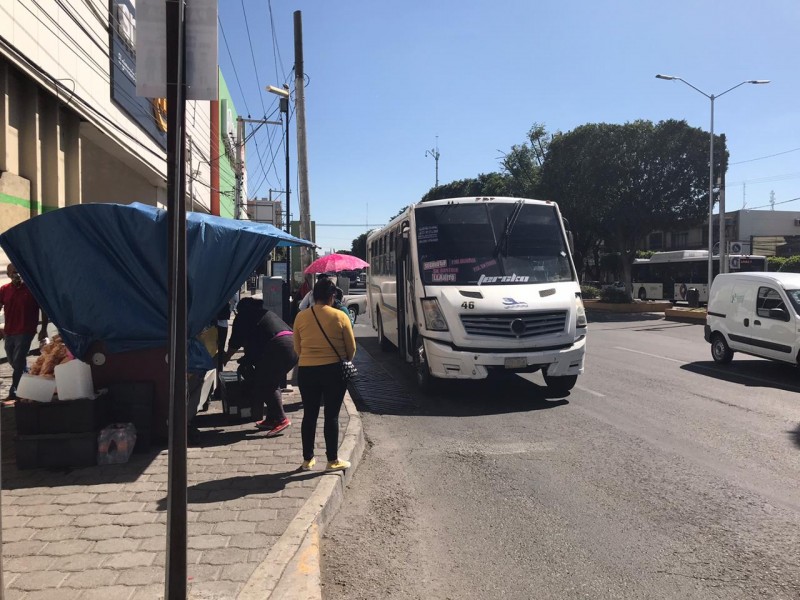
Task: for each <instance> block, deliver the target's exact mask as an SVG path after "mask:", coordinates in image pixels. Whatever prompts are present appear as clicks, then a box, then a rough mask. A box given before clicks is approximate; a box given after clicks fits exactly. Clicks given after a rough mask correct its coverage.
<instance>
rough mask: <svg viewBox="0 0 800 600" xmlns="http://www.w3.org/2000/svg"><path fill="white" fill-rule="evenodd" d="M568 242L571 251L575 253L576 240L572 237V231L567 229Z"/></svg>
mask: <svg viewBox="0 0 800 600" xmlns="http://www.w3.org/2000/svg"><path fill="white" fill-rule="evenodd" d="M567 244H568V245H569V253H570V254H575V240H574V239H573V238H572V232H571V231H567Z"/></svg>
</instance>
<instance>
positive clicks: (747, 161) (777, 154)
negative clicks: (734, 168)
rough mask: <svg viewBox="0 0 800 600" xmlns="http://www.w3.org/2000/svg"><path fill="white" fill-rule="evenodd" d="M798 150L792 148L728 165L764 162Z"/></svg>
mask: <svg viewBox="0 0 800 600" xmlns="http://www.w3.org/2000/svg"><path fill="white" fill-rule="evenodd" d="M798 150H800V148H792V149H791V150H784V151H783V152H776V153H775V154H768V155H767V156H759V157H758V158H750V159H748V160H740V161H738V162H733V163H730V164H731V165H743V164H744V163H749V162H755V161H757V160H764V159H767V158H774V157H776V156H781V155H783V154H789V153H790V152H797V151H798Z"/></svg>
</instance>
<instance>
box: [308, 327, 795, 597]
mask: <svg viewBox="0 0 800 600" xmlns="http://www.w3.org/2000/svg"><path fill="white" fill-rule="evenodd" d="M370 332H371V329H370V328H369V325H368V322H367V320H366V319H359V323H358V325H357V329H356V335H357V336H358V337H359V344H360V347H361V351H362V352H368V353H369V354H371V355H372V356H374V357H375V359H376V360H377V361H378V362H379V364H380V366H381V367H383V369H385V371H382V370H380V369H379V370H378V371H377V373H378V374H379V375H380V376H381V377H382V378H385V379H390V380H391V383H392V385H395V386H400V388H401V389H403V390H406V393H407V395H408V398H409V399H410V401H409V402H407V404H406V405H405V408H404V407H403V405H400V406H399V408H398V407H397V406H395V407H394V410H392V411H390V412H389V413H386V412H384V413H383V414H381V413H380V411H379V410H376V409H374V408H373V409H371V408H370V407H369V406H364V407H362V408H363V409H364V412H363V413H362V415H363V421H364V429H365V433H366V435H367V438H368V449H367V452H366V455H365V459H364V460H363V461H362V463H361V466H360V467H359V470H358V471H357V473H356V474H355V477H354V478H353V481H352V484H351V486H350V488H349V489H348V490H347V495H346V498H345V503H344V506H343V508H342V510H341V511H340V513H339V514H338V515H337V517H336V519H335V520H334V522H333V523H332V525H331V527H329V528H328V530H327V532H326V534H325V537H324V539H323V543H322V561H323V596H324V598H326V599H327V600H344V599H353V598H364V599H366V598H369V599H374V598H399V599H406V598H420V599H422V598H424V599H439V598H441V599H453V600H455V599H472V598H475V599H487V598H504V599H530V598H559V599H560V598H593V599H594V598H726V599H728V598H800V493H799V492H800V425H798V423H800V394H798V392H800V378H798V373H797V371H796V370H795V369H794V368H791V367H787V366H782V365H778V364H774V363H770V362H767V361H763V360H760V359H753V358H748V357H746V356H742V355H736V356H735V358H734V360H733V363H732V364H731V365H730V366H729V367H726V368H720V367H717V366H716V365H714V364H713V362H712V361H711V357H710V352H709V348H708V345H707V344H706V343H705V342H704V341H703V334H702V326H699V325H687V324H681V323H673V322H666V321H664V320H663V319H660V318H659V319H654V318H652V317H651V316H648V315H643V316H625V317H622V318H617V319H610V320H606V321H605V322H597V321H595V322H592V323H591V325H590V337H589V346H588V356H587V360H586V373H585V374H584V375H583V376H582V377H581V378H579V380H578V386H577V387H576V388H575V389H574V390H573V391H572V393H571V394H570V395H569V396H568V397H566V398H559V397H553V396H552V395H549V394H548V392H547V390H546V388H545V387H544V383H543V381H542V379H541V375H540V374H536V375H533V376H531V377H530V379H531V381H530V382H529V381H524V380H523V379H522V378H518V377H517V378H515V380H516V381H508V382H487V383H480V384H476V383H471V384H468V385H459V386H454V387H453V388H452V389H451V390H450V391H449V392H448V393H446V394H444V395H439V396H435V397H421V396H419V395H417V394H415V393H412V392H411V391H410V390H413V388H411V387H410V386H411V385H412V383H411V382H412V379H411V377H412V373H411V370H410V367H406V366H405V365H402V364H400V362H399V360H398V359H397V358H396V357H394V356H390V355H386V354H383V353H381V352H380V350H379V349H378V347H377V344H376V343H375V340H374V339H372V338H370V337H367V336H369V335H370ZM381 374H382V375H381ZM371 376H372V377H377V375H375V373H371ZM393 389H394V388H393ZM370 410H376V412H370Z"/></svg>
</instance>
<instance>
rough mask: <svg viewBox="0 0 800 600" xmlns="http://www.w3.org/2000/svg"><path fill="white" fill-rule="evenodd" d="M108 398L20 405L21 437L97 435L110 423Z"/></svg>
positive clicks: (103, 395) (18, 428) (105, 396)
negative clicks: (68, 434) (64, 434)
mask: <svg viewBox="0 0 800 600" xmlns="http://www.w3.org/2000/svg"><path fill="white" fill-rule="evenodd" d="M108 408H109V406H108V396H107V395H106V394H101V395H100V396H98V397H97V398H80V399H78V400H56V401H53V402H26V401H21V400H19V401H17V403H16V405H15V407H14V411H15V413H16V414H15V417H16V421H17V434H18V435H50V434H57V433H87V432H90V431H91V432H97V431H98V430H100V429H102V428H103V427H104V426H105V425H106V421H107V420H108Z"/></svg>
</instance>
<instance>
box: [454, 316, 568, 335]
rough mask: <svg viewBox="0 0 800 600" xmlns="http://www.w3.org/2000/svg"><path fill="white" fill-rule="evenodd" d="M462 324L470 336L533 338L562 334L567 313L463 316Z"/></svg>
mask: <svg viewBox="0 0 800 600" xmlns="http://www.w3.org/2000/svg"><path fill="white" fill-rule="evenodd" d="M461 324H462V325H463V326H464V329H465V330H466V332H467V333H468V334H469V335H485V336H491V337H499V338H533V337H539V336H542V335H550V334H553V333H562V332H563V331H564V329H565V327H566V324H567V311H565V310H556V311H547V312H526V313H523V312H514V313H512V314H502V315H498V314H491V315H474V314H469V315H461Z"/></svg>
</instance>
